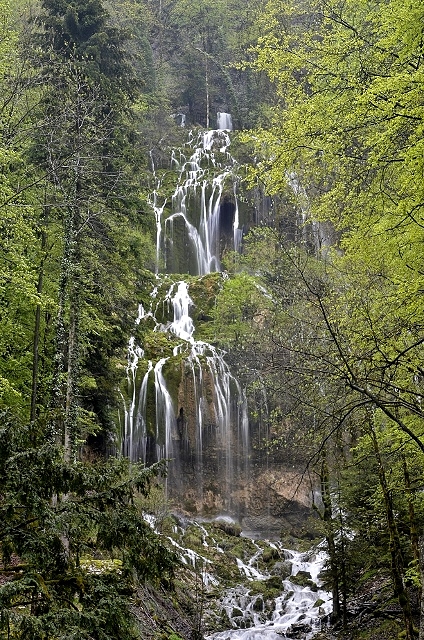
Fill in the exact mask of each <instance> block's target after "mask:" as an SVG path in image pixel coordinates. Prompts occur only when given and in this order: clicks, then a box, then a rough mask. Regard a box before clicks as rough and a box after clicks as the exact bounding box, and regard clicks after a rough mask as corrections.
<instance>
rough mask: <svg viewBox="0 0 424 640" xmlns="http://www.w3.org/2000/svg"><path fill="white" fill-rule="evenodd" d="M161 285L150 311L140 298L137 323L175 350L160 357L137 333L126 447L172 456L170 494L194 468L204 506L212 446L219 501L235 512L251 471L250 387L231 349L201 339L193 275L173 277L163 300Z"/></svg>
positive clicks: (197, 499) (139, 453) (144, 456)
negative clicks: (241, 482) (233, 363)
mask: <svg viewBox="0 0 424 640" xmlns="http://www.w3.org/2000/svg"><path fill="white" fill-rule="evenodd" d="M220 277H221V276H220ZM159 282H160V279H159V278H158V283H159ZM159 286H160V285H159ZM158 288H159V287H158V285H156V286H155V287H154V289H153V291H152V294H151V307H150V309H149V311H147V312H146V310H145V309H144V307H143V305H140V308H139V316H138V318H137V326H139V327H141V326H143V329H141V330H142V331H143V330H144V337H145V341H146V342H148V343H150V344H151V343H152V342H153V341H156V342H157V343H158V345H159V348H160V350H161V351H164V350H165V348H166V351H167V354H169V355H163V357H157V359H156V360H155V361H154V360H153V359H152V358H151V357H150V356H149V355H148V354H147V349H146V348H145V347H146V345H144V347H142V346H139V345H137V344H136V338H135V337H133V338H131V340H130V344H129V354H128V369H127V372H128V381H129V387H130V393H129V400H128V401H127V402H126V403H125V411H124V421H123V423H124V424H123V441H122V451H123V453H124V455H126V456H127V457H129V458H130V459H131V460H142V461H143V462H146V463H151V462H153V461H156V460H160V459H162V458H167V459H169V460H170V463H169V474H168V481H167V487H168V491H169V493H170V495H172V496H173V497H176V496H179V495H180V493H181V478H182V476H185V477H186V476H187V475H189V477H190V482H189V485H190V486H191V487H194V490H193V492H192V494H191V496H190V498H189V499H190V500H191V502H192V503H197V504H198V505H199V510H202V505H203V503H204V500H205V497H204V492H205V487H204V486H203V477H204V461H205V458H204V452H205V450H208V465H213V467H214V469H213V474H214V475H215V476H216V477H219V478H220V483H221V485H224V487H225V489H224V491H223V492H222V502H221V505H220V506H221V508H222V510H223V511H226V512H233V505H232V502H231V491H232V487H233V483H234V476H235V475H237V476H240V474H243V475H245V474H247V472H248V468H247V467H248V449H249V434H248V419H247V406H246V400H245V397H244V394H243V391H242V389H241V387H240V385H239V383H238V381H237V380H236V378H235V377H234V376H233V375H232V374H231V372H230V369H229V367H228V365H227V364H226V362H225V360H224V354H223V353H221V352H220V351H219V350H218V349H217V348H215V347H214V346H213V345H212V344H209V343H207V342H205V341H202V340H199V341H197V340H195V338H194V333H195V328H194V322H193V320H192V318H191V317H190V310H191V308H192V307H193V301H192V299H191V298H190V295H189V285H188V284H187V282H185V281H179V282H175V283H172V284H171V285H170V286H169V288H168V289H167V290H166V287H165V290H166V293H165V296H164V299H163V300H160V299H159V292H158ZM159 312H160V314H161V318H160V320H159V319H158V317H159ZM146 327H147V328H146ZM149 327H150V329H149ZM150 350H151V352H152V351H153V350H154V348H153V349H152V347H150ZM155 355H156V354H155ZM236 454H237V455H236ZM209 475H210V473H209ZM206 491H207V488H206Z"/></svg>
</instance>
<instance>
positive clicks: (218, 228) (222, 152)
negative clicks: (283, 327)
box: [150, 114, 241, 275]
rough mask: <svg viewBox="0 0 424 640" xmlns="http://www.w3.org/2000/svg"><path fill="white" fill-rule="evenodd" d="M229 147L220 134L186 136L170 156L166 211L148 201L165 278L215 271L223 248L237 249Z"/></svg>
mask: <svg viewBox="0 0 424 640" xmlns="http://www.w3.org/2000/svg"><path fill="white" fill-rule="evenodd" d="M221 115H222V114H221ZM227 115H228V114H227ZM229 146H230V137H229V134H228V131H226V130H224V129H222V130H221V129H217V130H212V131H201V132H199V133H197V134H196V135H194V134H193V133H192V132H191V133H190V135H189V139H188V144H187V146H186V148H184V149H183V150H181V151H180V153H179V154H177V153H176V152H175V151H174V152H173V153H172V156H171V166H172V168H173V169H174V171H176V175H177V184H176V187H175V190H174V193H173V194H172V197H171V202H170V205H171V206H170V207H168V208H167V209H166V210H165V208H166V206H167V204H168V203H167V201H166V200H165V201H164V202H163V203H162V204H159V203H158V202H157V197H156V192H154V194H153V196H152V197H151V200H150V202H151V205H152V208H153V211H154V213H155V219H156V228H157V234H156V239H157V261H158V263H159V261H160V260H162V261H163V263H164V265H165V269H164V270H165V271H166V272H167V273H189V274H193V275H203V274H206V273H210V272H213V271H220V269H221V264H220V254H221V252H222V250H223V248H225V247H228V248H231V249H235V250H238V248H239V245H240V239H241V229H240V228H239V210H238V203H237V194H236V183H235V180H234V171H235V168H236V165H237V163H236V161H235V159H234V158H233V157H232V155H231V154H230V152H229Z"/></svg>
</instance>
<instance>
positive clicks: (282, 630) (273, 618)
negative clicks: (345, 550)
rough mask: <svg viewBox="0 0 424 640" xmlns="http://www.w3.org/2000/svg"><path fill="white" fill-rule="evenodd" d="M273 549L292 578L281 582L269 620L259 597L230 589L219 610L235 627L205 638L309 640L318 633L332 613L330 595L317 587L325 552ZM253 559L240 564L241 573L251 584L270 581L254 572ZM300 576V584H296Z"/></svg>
mask: <svg viewBox="0 0 424 640" xmlns="http://www.w3.org/2000/svg"><path fill="white" fill-rule="evenodd" d="M274 546H275V548H276V549H277V548H278V549H279V551H280V553H282V554H284V557H285V558H286V560H285V562H286V563H287V564H289V565H291V575H290V576H289V577H287V578H285V579H283V580H282V582H281V594H280V595H278V596H277V597H275V598H274V603H275V604H274V607H275V608H274V610H273V611H272V613H271V615H270V617H269V618H268V619H265V618H266V616H265V615H264V611H263V600H262V596H261V595H255V594H253V595H252V594H251V593H250V590H249V588H248V587H236V588H232V589H229V590H227V591H226V592H225V594H224V595H223V597H222V598H221V606H222V607H223V608H224V609H225V611H226V612H227V615H228V618H229V620H230V621H231V622H232V623H233V625H234V626H233V628H232V629H229V630H226V631H219V632H217V633H212V634H211V635H208V636H206V638H207V640H260V639H262V638H264V639H266V640H282V639H283V638H301V640H309V639H310V638H312V637H313V636H314V635H315V634H316V633H317V632H318V631H320V630H321V627H322V619H323V618H324V619H326V617H327V616H328V614H329V613H330V612H331V610H332V598H331V594H330V593H328V592H327V591H324V590H323V589H322V588H320V586H319V585H320V581H319V577H318V576H319V573H320V572H321V570H322V568H323V565H324V563H325V559H326V554H325V552H324V551H323V550H320V549H317V550H316V552H313V553H304V552H299V551H293V550H289V549H283V548H282V547H281V545H280V544H279V543H275V544H274ZM256 555H257V554H255V556H256ZM255 556H253V558H252V559H251V560H250V561H249V562H247V563H244V562H241V561H239V562H238V564H239V568H240V571H241V572H244V573H245V574H246V576H247V577H248V578H249V579H250V580H267V579H269V575H267V574H264V573H262V572H260V571H257V570H256V569H255V566H254V565H255V559H256V558H255ZM299 575H301V576H302V579H301V580H300V581H299V580H296V577H298V576H299ZM299 582H300V584H299ZM302 582H306V583H307V584H303V585H302ZM234 612H236V614H237V615H234ZM243 627H244V628H243ZM247 627H248V628H247Z"/></svg>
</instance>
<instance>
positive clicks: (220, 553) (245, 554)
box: [151, 517, 332, 640]
mask: <svg viewBox="0 0 424 640" xmlns="http://www.w3.org/2000/svg"><path fill="white" fill-rule="evenodd" d="M151 525H152V526H153V527H156V526H157V523H156V521H155V520H154V519H152V520H151ZM159 526H160V525H159ZM162 535H166V537H167V540H168V542H169V543H170V544H171V545H172V547H173V548H174V550H175V552H176V553H177V554H178V555H179V557H180V560H181V562H182V564H183V565H186V566H187V567H188V568H191V571H193V572H195V573H196V574H197V575H198V578H199V580H200V581H201V583H202V587H201V588H200V587H197V589H198V591H199V594H201V595H200V598H201V600H199V602H198V606H199V608H200V610H201V612H202V622H201V628H202V636H203V637H204V638H205V639H206V640H260V639H261V638H264V639H266V640H282V639H289V638H298V639H300V640H310V639H311V638H313V636H314V635H315V634H316V633H317V632H318V631H320V630H321V629H322V628H323V626H324V625H325V624H326V621H327V620H328V618H329V614H330V613H331V610H332V595H331V593H329V592H327V591H326V590H325V589H324V588H323V587H322V586H321V580H320V574H321V572H322V570H323V568H324V567H325V563H326V560H327V554H326V552H325V551H324V549H323V544H322V543H318V544H317V545H315V546H314V547H312V549H311V550H309V551H306V552H304V551H294V550H291V549H287V548H286V547H285V546H284V544H283V542H281V541H270V540H254V539H251V538H249V537H246V536H245V535H243V534H242V532H241V530H240V528H239V527H238V525H237V524H236V523H235V522H234V521H233V520H232V519H231V518H229V517H221V518H217V519H214V520H212V521H203V522H197V521H194V520H189V519H181V517H176V518H174V525H173V526H172V529H171V530H169V529H168V532H167V533H165V534H164V533H163V530H162ZM187 545H190V546H187Z"/></svg>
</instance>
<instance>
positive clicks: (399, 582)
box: [370, 427, 414, 640]
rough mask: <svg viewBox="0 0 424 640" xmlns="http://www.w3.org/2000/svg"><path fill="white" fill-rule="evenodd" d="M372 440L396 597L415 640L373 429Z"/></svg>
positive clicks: (408, 635) (410, 639)
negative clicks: (383, 507)
mask: <svg viewBox="0 0 424 640" xmlns="http://www.w3.org/2000/svg"><path fill="white" fill-rule="evenodd" d="M370 433H371V438H372V442H373V446H374V454H375V457H376V460H377V463H378V475H379V480H380V486H381V489H382V492H383V497H384V504H385V507H386V518H387V525H388V528H389V535H390V556H391V568H392V579H393V586H394V591H395V596H396V598H397V599H398V602H399V604H400V607H401V609H402V613H403V619H404V624H405V634H406V635H405V638H406V640H413V638H414V625H413V622H412V613H411V604H410V601H409V596H408V592H407V591H406V589H405V585H404V582H403V568H404V562H403V557H402V547H401V543H400V537H399V531H398V528H397V525H396V519H395V514H394V512H393V507H392V499H391V496H390V491H389V487H388V484H387V479H386V473H385V470H384V465H383V461H382V459H381V455H380V449H379V446H378V440H377V436H376V434H375V431H374V429H373V428H372V427H371V431H370Z"/></svg>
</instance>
